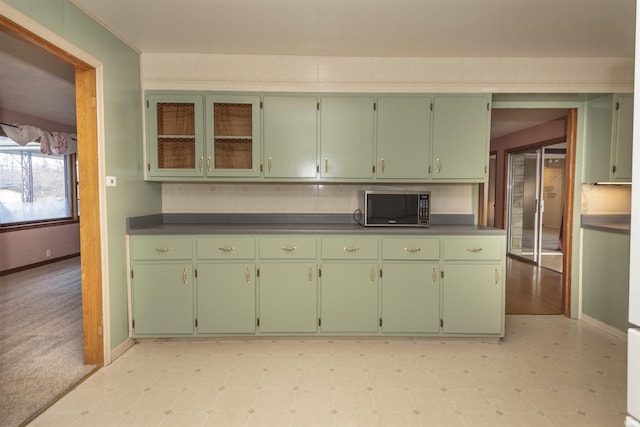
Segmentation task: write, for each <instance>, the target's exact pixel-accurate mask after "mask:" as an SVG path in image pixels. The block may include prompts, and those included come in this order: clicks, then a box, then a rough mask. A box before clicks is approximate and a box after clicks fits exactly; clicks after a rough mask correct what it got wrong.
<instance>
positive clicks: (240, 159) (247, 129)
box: [205, 95, 260, 177]
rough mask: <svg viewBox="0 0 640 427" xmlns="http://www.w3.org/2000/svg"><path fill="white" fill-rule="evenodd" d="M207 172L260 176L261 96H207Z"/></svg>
mask: <svg viewBox="0 0 640 427" xmlns="http://www.w3.org/2000/svg"><path fill="white" fill-rule="evenodd" d="M205 117H206V118H205V128H206V130H205V134H206V159H205V166H206V175H207V176H215V177H225V176H228V177H252V176H260V98H259V97H258V96H233V95H228V96H227V95H209V96H207V97H206V116H205Z"/></svg>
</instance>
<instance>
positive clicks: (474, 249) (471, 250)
mask: <svg viewBox="0 0 640 427" xmlns="http://www.w3.org/2000/svg"><path fill="white" fill-rule="evenodd" d="M481 250H482V248H467V252H471V253H474V254H475V253H478V252H480V251H481Z"/></svg>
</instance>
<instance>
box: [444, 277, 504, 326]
mask: <svg viewBox="0 0 640 427" xmlns="http://www.w3.org/2000/svg"><path fill="white" fill-rule="evenodd" d="M442 289H443V298H442V300H443V308H442V319H443V327H442V331H443V332H444V333H445V334H469V335H472V334H496V335H503V334H504V323H503V322H504V277H503V267H502V265H501V264H445V266H444V279H443V283H442Z"/></svg>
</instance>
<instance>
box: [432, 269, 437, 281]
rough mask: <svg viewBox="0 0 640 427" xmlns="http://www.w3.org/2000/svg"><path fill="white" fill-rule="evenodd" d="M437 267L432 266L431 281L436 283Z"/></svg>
mask: <svg viewBox="0 0 640 427" xmlns="http://www.w3.org/2000/svg"><path fill="white" fill-rule="evenodd" d="M436 277H437V276H436V268H435V267H431V283H436Z"/></svg>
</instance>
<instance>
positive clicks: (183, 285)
mask: <svg viewBox="0 0 640 427" xmlns="http://www.w3.org/2000/svg"><path fill="white" fill-rule="evenodd" d="M132 271H133V279H132V281H131V302H132V311H133V319H132V320H133V322H132V323H133V335H134V336H151V335H154V336H159V335H162V336H171V335H191V334H193V330H194V315H193V266H192V265H191V263H188V264H186V263H176V264H173V263H163V264H158V263H150V264H134V265H133V268H132Z"/></svg>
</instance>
